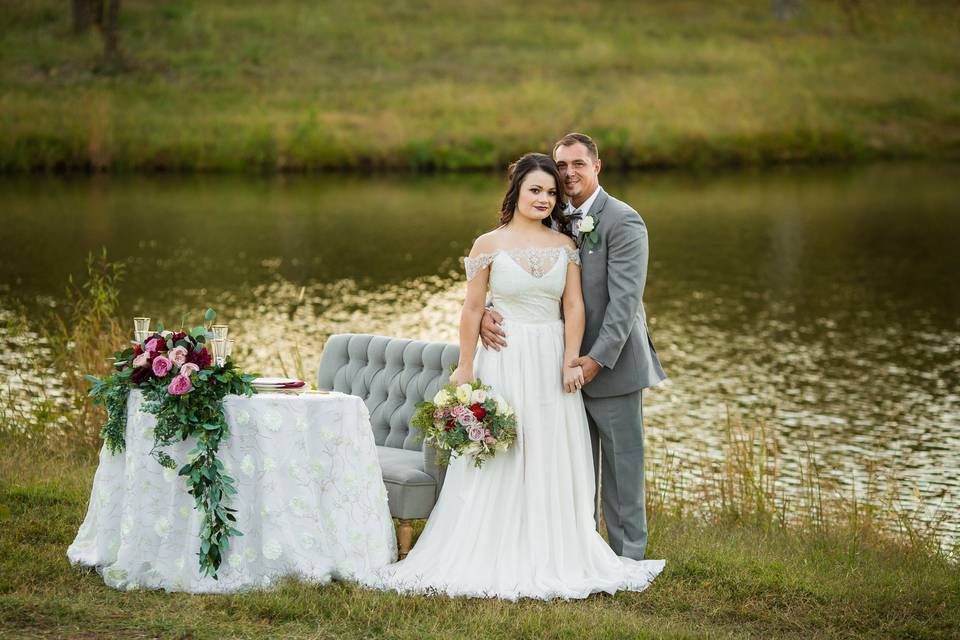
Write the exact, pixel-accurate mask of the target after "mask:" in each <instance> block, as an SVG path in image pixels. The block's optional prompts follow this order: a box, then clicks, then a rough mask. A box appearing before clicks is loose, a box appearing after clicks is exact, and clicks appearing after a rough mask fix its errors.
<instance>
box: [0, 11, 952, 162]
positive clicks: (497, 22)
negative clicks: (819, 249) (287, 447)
mask: <svg viewBox="0 0 960 640" xmlns="http://www.w3.org/2000/svg"><path fill="white" fill-rule="evenodd" d="M798 4H802V5H803V6H804V10H803V11H802V12H801V13H800V14H799V15H797V16H795V17H794V18H792V19H789V20H781V19H778V18H777V17H776V16H775V15H774V12H773V11H772V9H771V2H770V0H746V1H740V0H736V1H734V0H718V1H707V0H679V1H672V2H652V1H649V2H638V1H635V0H619V1H617V0H609V1H604V2H602V3H601V2H572V3H563V4H558V3H556V2H551V1H546V0H532V1H525V2H519V1H515V0H514V1H502V2H501V1H497V2H489V1H482V2H464V3H457V2H452V1H450V0H419V1H409V2H374V1H372V0H356V1H353V2H342V3H333V2H325V3H314V2H303V1H301V2H295V1H293V0H275V1H273V2H269V3H259V2H233V1H228V0H209V1H206V0H205V1H204V2H189V1H188V0H168V1H156V0H130V1H128V2H124V3H123V9H122V15H121V39H122V45H123V48H124V50H125V51H126V52H127V54H128V59H129V60H130V62H131V69H130V70H129V71H126V72H123V73H106V72H103V71H98V70H97V67H98V62H97V60H98V56H99V55H100V50H101V45H100V41H99V39H98V37H97V35H96V34H95V33H94V32H90V33H88V34H86V35H79V36H77V35H73V34H72V33H71V30H70V25H71V18H70V11H69V6H70V4H69V3H66V2H62V1H59V0H58V1H55V0H7V1H6V2H4V3H3V11H2V15H0V38H2V42H3V46H2V47H0V51H2V53H0V56H2V64H0V130H2V132H3V135H2V136H0V170H5V171H23V170H55V169H67V168H85V169H101V170H114V171H119V170H183V171H194V170H200V171H203V170H226V171H236V170H260V171H278V170H280V171H282V170H322V169H413V170H435V169H439V170H468V169H470V170H472V169H489V168H497V169H502V167H503V166H504V162H505V161H507V160H509V159H513V158H515V157H517V156H518V155H519V154H520V153H522V152H524V151H528V150H531V149H539V150H548V147H549V145H550V143H551V142H552V141H553V140H555V139H556V138H557V137H558V136H559V135H560V134H562V133H565V132H566V131H568V130H570V129H577V130H583V131H586V132H588V133H590V134H592V135H594V136H595V137H596V138H597V140H598V141H599V143H600V145H601V153H602V155H603V157H604V158H605V159H606V160H607V161H608V166H610V167H619V168H628V167H673V166H684V167H690V166H712V165H726V164H769V163H778V162H794V161H826V160H834V161H836V160H849V159H868V158H886V157H956V156H957V155H958V152H960V28H958V27H960V5H958V4H957V3H955V2H948V1H946V0H941V1H930V2H882V3H879V2H878V3H866V2H864V3H856V2H852V1H850V2H841V1H834V0H805V1H804V2H799V3H798ZM857 6H860V8H859V9H857V8H856V7H857ZM845 7H846V9H845ZM851 7H852V8H851Z"/></svg>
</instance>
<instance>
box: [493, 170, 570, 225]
mask: <svg viewBox="0 0 960 640" xmlns="http://www.w3.org/2000/svg"><path fill="white" fill-rule="evenodd" d="M538 169H539V170H540V171H543V172H545V173H548V174H550V175H551V176H553V179H554V180H555V181H556V184H557V202H556V204H554V205H553V210H552V211H551V212H550V215H549V216H547V217H546V218H544V219H543V225H544V226H545V227H554V226H555V227H556V229H557V230H558V231H560V232H561V233H564V234H566V235H568V236H571V235H572V234H571V233H570V222H569V220H567V217H566V216H565V215H564V214H563V209H564V205H563V198H562V197H561V196H562V194H563V180H561V179H560V171H559V170H558V169H557V163H555V162H554V161H553V158H551V157H550V156H548V155H545V154H543V153H528V154H526V155H524V156H523V157H521V158H520V159H519V160H517V161H516V162H512V163H510V166H509V167H507V180H509V181H510V184H509V186H508V187H507V193H506V195H504V196H503V204H502V205H500V224H501V225H505V224H507V223H508V222H510V221H511V220H513V213H514V212H515V211H516V210H517V201H518V200H519V199H520V185H521V184H523V179H524V178H526V177H527V174H528V173H530V172H531V171H536V170H538ZM553 222H556V225H554V224H552V223H553Z"/></svg>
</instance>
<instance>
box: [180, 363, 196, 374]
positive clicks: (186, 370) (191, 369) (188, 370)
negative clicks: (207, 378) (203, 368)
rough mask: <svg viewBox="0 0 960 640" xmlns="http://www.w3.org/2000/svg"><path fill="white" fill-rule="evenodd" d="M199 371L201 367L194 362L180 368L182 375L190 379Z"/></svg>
mask: <svg viewBox="0 0 960 640" xmlns="http://www.w3.org/2000/svg"><path fill="white" fill-rule="evenodd" d="M197 371H200V367H198V366H197V365H195V364H193V363H192V362H185V363H184V364H183V366H182V367H180V375H182V376H186V377H188V378H189V377H190V376H191V375H193V374H194V373H196V372H197Z"/></svg>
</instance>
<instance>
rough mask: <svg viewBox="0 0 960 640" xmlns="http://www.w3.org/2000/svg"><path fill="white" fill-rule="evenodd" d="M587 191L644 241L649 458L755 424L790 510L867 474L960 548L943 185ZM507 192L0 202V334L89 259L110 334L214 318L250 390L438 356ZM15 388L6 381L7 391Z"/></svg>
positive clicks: (305, 188)
mask: <svg viewBox="0 0 960 640" xmlns="http://www.w3.org/2000/svg"><path fill="white" fill-rule="evenodd" d="M602 178H603V180H602V184H603V185H604V186H605V188H606V189H607V190H608V191H610V192H611V193H613V194H614V195H616V196H618V197H620V198H621V199H623V200H626V201H627V202H629V203H630V204H631V205H633V206H634V207H635V208H636V209H637V210H638V211H640V213H641V215H642V216H643V217H644V219H645V221H646V223H647V226H648V228H649V233H650V243H651V260H650V269H649V278H648V282H647V289H646V294H645V304H646V308H647V314H648V316H649V319H650V327H651V331H652V334H653V338H654V341H655V343H656V345H657V349H658V351H659V353H660V355H661V359H662V361H663V364H664V367H665V369H666V371H667V373H668V374H669V375H670V380H669V381H668V382H666V383H663V384H661V385H659V386H658V387H656V388H654V389H652V390H650V391H649V392H648V393H647V395H646V396H645V411H646V428H647V438H648V456H650V457H651V458H653V459H654V460H664V459H666V458H667V457H668V456H669V457H671V458H672V459H675V460H679V461H680V462H681V463H682V461H683V460H688V459H692V457H693V456H699V455H703V454H704V453H706V454H707V455H710V454H711V453H712V452H716V451H717V450H718V448H719V446H720V442H721V440H722V438H723V436H724V428H723V425H724V423H725V420H726V415H727V410H728V408H731V409H732V410H734V411H735V412H737V413H739V414H742V415H743V416H744V417H747V418H750V419H753V418H763V419H764V420H765V421H766V424H767V426H768V427H769V428H770V429H771V431H772V432H773V434H774V438H775V439H776V441H777V444H778V446H779V448H780V450H781V455H782V458H783V461H784V467H783V470H782V473H783V474H784V477H785V478H786V479H787V481H788V484H789V485H790V486H791V487H796V490H797V491H800V490H801V489H800V484H801V479H800V471H799V469H800V466H799V462H800V461H801V460H807V459H812V460H814V461H816V462H817V464H818V465H819V467H820V472H821V473H822V474H824V475H826V476H829V477H830V478H833V479H835V480H836V481H837V483H838V484H839V487H840V488H841V489H849V488H850V487H851V485H854V486H856V487H858V488H862V486H863V483H864V482H865V481H866V478H867V475H868V474H867V471H868V470H869V469H879V470H881V471H883V472H884V474H887V475H894V476H898V477H899V478H900V479H899V480H898V481H896V483H895V484H893V485H891V486H890V487H888V488H891V489H892V490H894V491H897V492H898V493H899V494H900V495H901V498H902V500H903V501H904V503H905V504H907V505H912V504H916V503H917V501H922V502H923V503H925V504H927V505H928V506H930V505H932V507H931V508H936V507H939V508H940V510H941V511H940V513H941V516H940V517H942V516H943V513H944V510H946V513H947V514H948V517H947V523H946V527H947V529H948V531H951V532H952V533H953V534H960V499H957V498H958V496H960V290H958V287H957V276H958V273H960V269H958V267H960V260H958V257H957V253H958V248H960V165H949V164H946V165H945V164H910V165H901V164H890V165H886V164H885V165H872V166H865V167H853V168H837V167H831V168H828V169H827V168H804V169H785V170H777V171H770V172H749V173H743V172H738V173H727V174H722V173H721V174H716V173H714V174H709V175H680V174H654V175H617V174H603V175H602ZM502 188H503V180H502V179H501V178H500V177H498V176H490V175H471V176H441V177H407V176H399V177H398V176H391V177H343V176H319V177H316V176H295V177H251V176H243V177H222V176H200V177H164V176H160V177H120V178H118V177H113V178H104V177H96V178H89V177H72V178H39V177H30V178H5V179H3V180H0V203H2V210H3V213H2V225H0V246H2V247H3V249H2V254H0V311H2V310H3V309H9V308H11V306H12V301H13V300H14V299H18V300H20V301H22V302H24V303H25V304H26V305H27V307H28V309H32V310H36V309H40V308H43V307H47V306H50V305H55V304H57V303H58V300H59V299H60V295H61V292H62V291H63V288H64V285H65V283H66V279H67V277H68V275H70V274H73V275H74V276H82V275H83V273H84V270H85V260H86V256H87V254H88V253H89V252H91V251H95V252H96V251H99V250H100V248H101V247H106V248H107V251H108V255H109V256H110V258H111V259H114V260H121V261H124V262H126V263H127V275H126V278H125V280H124V282H123V289H122V306H123V312H124V314H125V315H126V316H130V317H132V316H133V315H135V314H136V315H147V316H150V317H152V318H155V319H163V320H164V322H165V324H166V325H167V326H168V327H169V326H171V325H179V322H180V317H181V315H182V314H183V313H184V312H193V318H194V320H199V317H200V313H201V312H202V310H203V309H204V308H206V307H207V306H212V307H215V308H216V309H217V310H218V311H219V312H220V319H222V320H224V321H226V322H228V323H229V324H230V325H231V334H232V335H233V337H235V338H236V339H237V340H238V343H237V347H236V349H237V355H238V359H239V360H240V361H241V364H243V365H244V366H245V367H247V368H250V369H253V370H257V371H260V372H262V373H264V374H273V375H278V374H283V373H287V374H296V373H297V372H298V370H299V371H300V372H302V373H303V374H305V375H307V376H310V377H312V376H314V375H315V371H316V365H317V362H318V359H319V355H320V351H321V349H322V346H323V343H324V340H325V339H326V337H327V336H328V335H330V334H332V333H337V332H368V333H378V334H385V335H393V336H404V337H410V338H417V339H427V340H445V341H451V342H453V341H455V340H456V335H457V329H456V327H457V320H458V313H459V305H460V302H461V300H462V292H463V286H464V285H463V276H462V271H461V266H460V258H461V256H463V255H464V254H466V253H467V252H468V251H469V247H470V245H471V242H472V239H473V238H474V237H475V236H476V235H477V234H479V233H482V232H484V231H486V230H488V229H489V228H491V226H492V225H493V223H494V221H495V217H496V216H495V213H494V212H495V210H496V209H497V208H498V204H499V201H500V198H501V197H502ZM131 324H132V323H131ZM107 350H109V349H107V348H105V351H107ZM13 366H14V365H12V364H11V360H10V359H9V358H4V359H0V375H3V376H5V377H7V376H10V375H13V371H12V369H13ZM931 517H934V516H932V515H931Z"/></svg>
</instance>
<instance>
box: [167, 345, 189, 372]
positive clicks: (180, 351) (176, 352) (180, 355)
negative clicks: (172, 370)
mask: <svg viewBox="0 0 960 640" xmlns="http://www.w3.org/2000/svg"><path fill="white" fill-rule="evenodd" d="M167 357H168V358H170V360H171V361H172V362H173V364H175V365H177V366H178V367H182V366H183V365H184V363H186V361H187V348H186V347H184V346H183V345H180V346H178V347H174V348H173V349H170V351H168V352H167Z"/></svg>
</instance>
